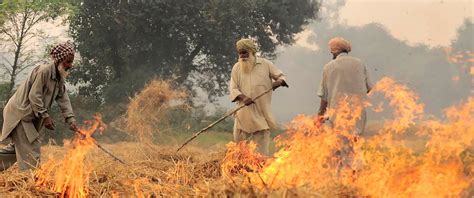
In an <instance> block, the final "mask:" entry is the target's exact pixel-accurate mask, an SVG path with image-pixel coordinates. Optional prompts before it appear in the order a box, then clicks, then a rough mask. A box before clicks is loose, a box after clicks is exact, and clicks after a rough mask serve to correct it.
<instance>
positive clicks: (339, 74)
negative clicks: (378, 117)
mask: <svg viewBox="0 0 474 198" xmlns="http://www.w3.org/2000/svg"><path fill="white" fill-rule="evenodd" d="M371 89H372V84H371V82H370V80H369V77H368V75H367V69H366V67H365V65H364V64H363V63H362V62H361V61H360V60H359V59H357V58H354V57H352V56H349V55H347V54H346V53H341V54H339V55H338V56H337V57H336V59H335V60H332V61H331V62H329V63H328V64H326V65H325V66H324V67H323V78H322V79H321V83H320V88H319V91H318V96H319V97H321V99H322V100H325V101H327V102H328V108H330V109H337V104H338V101H339V99H341V97H345V96H356V97H358V98H360V99H362V100H367V93H368V92H369V91H370V90H371ZM361 113H362V115H361V119H360V120H359V121H358V122H357V123H356V129H357V133H359V134H360V133H362V132H363V131H364V128H365V123H366V112H365V110H363V111H362V112H361ZM332 118H333V117H332ZM332 121H333V120H332ZM333 122H334V121H333Z"/></svg>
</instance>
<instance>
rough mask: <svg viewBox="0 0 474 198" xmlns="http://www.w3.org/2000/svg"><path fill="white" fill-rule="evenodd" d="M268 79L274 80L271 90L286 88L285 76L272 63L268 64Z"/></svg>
mask: <svg viewBox="0 0 474 198" xmlns="http://www.w3.org/2000/svg"><path fill="white" fill-rule="evenodd" d="M268 64H269V66H268V67H269V70H270V77H271V78H272V79H273V80H274V82H273V85H272V86H273V89H276V88H278V87H280V86H284V87H288V83H287V82H286V78H285V74H284V73H283V72H282V71H281V70H280V69H278V68H277V67H276V66H275V65H274V64H273V63H272V62H269V63H268Z"/></svg>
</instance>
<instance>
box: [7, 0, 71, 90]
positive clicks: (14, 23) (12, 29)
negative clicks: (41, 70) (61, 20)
mask: <svg viewBox="0 0 474 198" xmlns="http://www.w3.org/2000/svg"><path fill="white" fill-rule="evenodd" d="M67 8H68V4H67V3H65V2H64V1H59V0H51V1H21V0H7V1H3V2H2V3H1V4H0V16H1V19H0V41H1V45H3V46H5V47H4V48H3V49H4V50H5V51H3V53H2V54H0V55H1V58H2V59H0V60H1V61H0V66H1V67H2V68H3V69H4V70H5V71H6V73H5V74H4V75H6V76H3V77H4V78H8V79H9V87H8V89H7V92H8V93H11V92H12V91H13V89H14V86H15V82H16V80H17V78H18V75H19V74H20V73H22V72H23V71H25V70H26V69H28V68H30V67H31V66H34V65H36V64H37V63H38V62H39V58H38V53H35V51H36V50H37V49H36V46H37V43H38V42H33V41H34V40H35V39H41V38H43V36H44V34H43V33H42V32H41V31H40V30H39V29H37V27H38V25H39V24H40V23H41V22H45V21H48V20H52V19H55V18H56V17H58V16H60V15H61V14H64V13H66V11H67V10H68V9H67Z"/></svg>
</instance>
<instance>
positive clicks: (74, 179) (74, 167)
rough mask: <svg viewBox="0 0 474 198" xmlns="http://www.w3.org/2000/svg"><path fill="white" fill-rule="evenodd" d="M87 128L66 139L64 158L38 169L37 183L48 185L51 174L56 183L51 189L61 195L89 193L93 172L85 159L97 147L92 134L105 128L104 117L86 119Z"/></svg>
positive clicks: (73, 195)
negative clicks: (89, 181) (70, 139)
mask: <svg viewBox="0 0 474 198" xmlns="http://www.w3.org/2000/svg"><path fill="white" fill-rule="evenodd" d="M85 124H86V125H88V127H87V128H81V129H79V131H80V133H82V134H83V135H81V134H78V133H76V134H75V136H74V139H73V140H72V141H65V142H64V147H66V148H67V152H66V155H65V156H64V159H63V160H62V161H61V162H59V163H56V162H55V160H54V159H50V160H49V161H47V162H46V163H44V164H43V165H42V166H41V168H40V169H39V170H38V173H37V177H38V178H39V179H38V180H37V181H38V182H37V184H39V185H42V186H48V183H49V181H50V180H51V178H50V177H51V176H53V178H54V184H53V185H51V186H50V189H51V190H53V191H55V192H57V193H60V196H61V197H86V196H87V194H88V188H87V181H88V179H89V174H90V172H91V166H90V164H88V163H87V161H86V160H85V157H86V154H87V153H88V152H89V151H90V150H91V149H92V148H94V147H95V140H94V139H93V138H92V137H91V135H92V134H93V133H94V132H95V131H96V130H101V131H102V130H104V129H105V124H104V123H103V122H102V117H101V116H100V115H96V116H95V117H94V120H93V121H86V122H85Z"/></svg>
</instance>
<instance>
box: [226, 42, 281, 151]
mask: <svg viewBox="0 0 474 198" xmlns="http://www.w3.org/2000/svg"><path fill="white" fill-rule="evenodd" d="M236 45H237V46H236V47H237V52H238V55H239V62H238V63H236V64H235V65H234V67H233V68H232V73H231V79H230V85H229V89H230V99H231V100H232V102H237V103H238V105H247V107H245V108H243V109H241V110H240V111H238V112H237V113H236V114H235V122H234V133H233V134H234V141H235V142H240V141H247V142H248V141H253V142H254V143H255V144H256V146H257V151H258V152H259V153H261V154H263V155H269V145H270V129H272V128H275V127H276V124H275V121H274V118H273V115H272V113H271V98H272V95H271V92H270V93H267V94H265V95H264V96H262V97H260V98H259V99H257V100H255V101H253V100H252V98H255V97H256V96H258V95H259V94H261V93H264V92H265V91H266V90H268V89H270V88H273V90H275V89H276V88H278V87H280V86H285V87H288V84H287V83H286V81H285V76H284V74H283V72H282V71H281V70H279V69H278V68H277V67H276V66H275V65H274V64H273V63H272V62H270V61H269V60H267V59H264V58H261V57H256V56H255V54H256V52H257V47H256V45H255V43H254V42H253V41H252V40H250V39H241V40H239V41H238V42H237V44H236Z"/></svg>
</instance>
